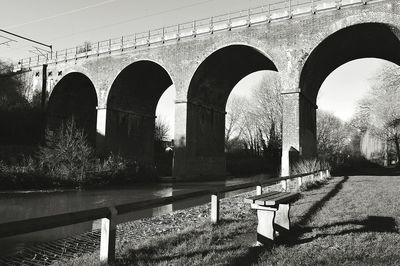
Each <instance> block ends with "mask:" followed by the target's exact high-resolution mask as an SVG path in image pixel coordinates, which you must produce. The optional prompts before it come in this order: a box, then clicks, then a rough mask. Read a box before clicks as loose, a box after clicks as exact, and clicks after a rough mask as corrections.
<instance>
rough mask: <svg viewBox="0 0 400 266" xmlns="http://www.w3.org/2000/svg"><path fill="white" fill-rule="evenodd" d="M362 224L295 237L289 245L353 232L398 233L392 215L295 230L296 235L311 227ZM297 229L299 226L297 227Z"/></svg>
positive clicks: (325, 227) (307, 230) (322, 227)
mask: <svg viewBox="0 0 400 266" xmlns="http://www.w3.org/2000/svg"><path fill="white" fill-rule="evenodd" d="M351 225H353V226H362V227H361V228H352V229H344V230H340V228H339V229H338V231H337V232H334V233H323V234H317V235H315V236H312V237H309V238H303V239H296V240H293V241H290V243H289V245H298V244H305V243H309V242H311V241H314V240H316V239H318V238H324V237H327V236H343V235H347V234H354V233H372V232H377V233H399V230H398V225H397V223H396V220H395V219H394V218H393V217H384V216H368V217H367V218H366V219H364V220H350V221H344V222H337V223H332V224H327V225H323V226H319V227H318V228H315V227H303V228H301V229H300V230H297V231H296V234H297V235H301V234H304V233H307V232H312V231H313V229H329V228H333V227H340V226H341V227H346V226H351ZM298 229H299V228H298Z"/></svg>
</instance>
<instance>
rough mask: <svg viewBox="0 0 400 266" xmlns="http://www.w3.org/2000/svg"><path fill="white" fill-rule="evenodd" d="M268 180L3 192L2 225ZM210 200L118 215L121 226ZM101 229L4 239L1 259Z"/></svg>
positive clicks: (87, 226) (91, 225)
mask: <svg viewBox="0 0 400 266" xmlns="http://www.w3.org/2000/svg"><path fill="white" fill-rule="evenodd" d="M265 178H267V176H265V175H259V176H254V177H251V178H237V179H229V180H226V181H216V182H196V183H194V182H189V183H186V182H185V183H160V184H151V185H132V186H129V187H124V188H112V189H93V190H46V191H6V192H0V223H4V222H11V221H18V220H23V219H28V218H36V217H42V216H49V215H55V214H61V213H67V212H75V211H81V210H88V209H92V208H97V207H106V206H112V205H118V204H122V203H131V202H137V201H142V200H149V199H155V198H161V197H167V196H173V195H178V194H182V193H188V192H193V191H197V190H202V189H209V188H216V187H224V186H229V185H235V184H240V183H245V182H251V181H255V180H260V179H265ZM243 191H246V190H242V191H234V192H231V193H229V194H226V195H225V197H227V196H230V195H234V194H237V193H240V192H243ZM209 201H210V198H209V197H208V196H206V197H200V198H195V199H189V200H185V201H180V202H178V203H175V204H169V205H166V206H162V207H158V208H153V209H147V210H141V211H137V212H132V213H129V214H126V215H121V216H118V217H117V223H122V222H127V221H131V220H136V219H140V218H144V217H153V216H157V215H162V214H165V213H170V212H172V211H174V210H179V209H184V208H188V207H192V206H196V205H200V204H204V203H208V202H209ZM98 227H99V221H94V222H85V223H80V224H75V225H70V226H64V227H59V228H55V229H51V230H45V231H40V232H35V233H30V234H23V235H18V236H14V237H8V238H0V256H4V255H9V254H12V253H15V252H17V251H18V250H19V249H21V248H23V247H25V246H29V245H32V244H35V243H40V242H46V241H51V240H56V239H61V238H65V237H68V236H72V235H77V234H80V233H83V232H87V231H90V230H92V229H97V228H98Z"/></svg>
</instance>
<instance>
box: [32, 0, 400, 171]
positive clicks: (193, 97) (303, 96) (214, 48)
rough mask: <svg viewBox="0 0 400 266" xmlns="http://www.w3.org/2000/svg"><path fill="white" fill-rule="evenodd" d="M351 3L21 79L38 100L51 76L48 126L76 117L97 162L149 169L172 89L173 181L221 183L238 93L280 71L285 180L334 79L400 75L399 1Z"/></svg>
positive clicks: (307, 149) (53, 67) (312, 132)
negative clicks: (347, 72) (116, 160)
mask: <svg viewBox="0 0 400 266" xmlns="http://www.w3.org/2000/svg"><path fill="white" fill-rule="evenodd" d="M352 1H353V2H355V3H353V4H350V5H348V6H346V5H343V6H342V7H341V8H339V6H337V8H328V9H325V10H324V11H317V12H315V13H314V12H306V13H304V14H299V15H293V16H292V15H288V16H287V17H286V18H282V19H277V20H275V21H273V22H270V23H269V21H265V22H264V23H257V24H256V23H255V24H254V25H251V26H243V27H237V28H234V29H231V30H230V29H226V30H221V31H218V32H214V33H211V32H208V33H206V34H198V35H197V36H192V37H188V38H180V39H179V38H176V39H174V40H170V41H166V42H165V43H163V42H159V43H155V44H151V45H146V46H143V47H141V48H136V47H135V48H131V49H119V50H116V51H112V52H110V53H106V54H102V55H95V56H87V57H83V58H76V59H75V60H65V61H62V62H57V63H51V62H50V63H48V69H47V71H45V72H42V71H41V68H40V66H36V67H34V66H33V67H30V68H29V70H30V71H27V72H26V73H25V75H26V76H27V78H28V79H29V80H31V84H32V90H41V86H42V85H41V84H42V80H43V77H42V75H43V73H45V75H47V76H48V82H47V90H48V92H49V93H50V98H49V101H48V105H47V112H48V123H52V121H53V120H54V121H55V120H57V119H59V118H60V117H61V118H64V117H68V116H70V115H71V114H74V115H75V117H77V120H79V121H80V123H81V124H82V126H83V127H84V128H85V129H86V131H87V133H88V135H89V138H90V139H91V141H93V142H95V143H96V148H97V150H98V151H99V152H100V153H102V152H106V151H115V152H121V153H125V154H129V155H132V156H135V157H136V158H137V159H138V160H141V161H143V162H152V160H153V153H154V151H153V150H154V144H153V130H154V120H155V119H154V118H155V109H156V106H157V103H158V100H159V98H160V97H161V95H162V94H163V92H164V91H165V90H166V89H167V88H168V87H169V86H170V85H171V84H174V85H175V88H176V99H175V137H174V139H175V151H174V165H173V175H174V176H175V177H178V178H191V177H201V176H210V175H223V174H225V156H224V128H225V105H226V101H227V99H228V96H229V94H230V92H231V90H232V89H233V87H234V86H235V85H236V84H237V83H238V82H239V81H240V80H241V79H242V78H244V77H245V76H247V75H248V74H250V73H252V72H255V71H259V70H273V71H278V72H279V75H280V77H281V83H282V88H283V91H282V95H283V101H284V104H283V109H284V110H283V147H282V174H283V175H286V174H288V172H289V167H290V160H292V155H293V156H300V157H302V158H309V157H313V156H315V154H316V109H317V106H316V98H317V94H318V90H319V88H320V86H321V84H322V82H323V81H324V80H325V78H326V77H327V76H328V75H329V74H330V73H331V72H332V71H333V70H335V69H336V68H337V67H339V66H340V65H342V64H345V63H347V62H349V61H351V60H355V59H358V58H365V57H374V58H381V59H385V60H389V61H391V62H393V63H396V64H399V65H400V41H399V38H400V3H399V2H398V0H370V1H368V2H367V3H366V4H365V3H362V2H365V1H363V0H352ZM343 2H344V0H343ZM336 4H337V3H336ZM193 35H194V34H193ZM54 121H53V122H54ZM54 123H55V122H54Z"/></svg>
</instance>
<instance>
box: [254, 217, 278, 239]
mask: <svg viewBox="0 0 400 266" xmlns="http://www.w3.org/2000/svg"><path fill="white" fill-rule="evenodd" d="M257 217H258V225H257V245H272V244H273V242H274V239H275V230H274V218H275V211H266V210H257Z"/></svg>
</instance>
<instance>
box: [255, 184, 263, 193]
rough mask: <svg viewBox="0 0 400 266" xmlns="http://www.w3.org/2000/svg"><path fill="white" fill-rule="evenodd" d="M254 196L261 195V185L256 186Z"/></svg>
mask: <svg viewBox="0 0 400 266" xmlns="http://www.w3.org/2000/svg"><path fill="white" fill-rule="evenodd" d="M256 194H257V195H261V194H262V186H261V185H258V186H257V187H256Z"/></svg>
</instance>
